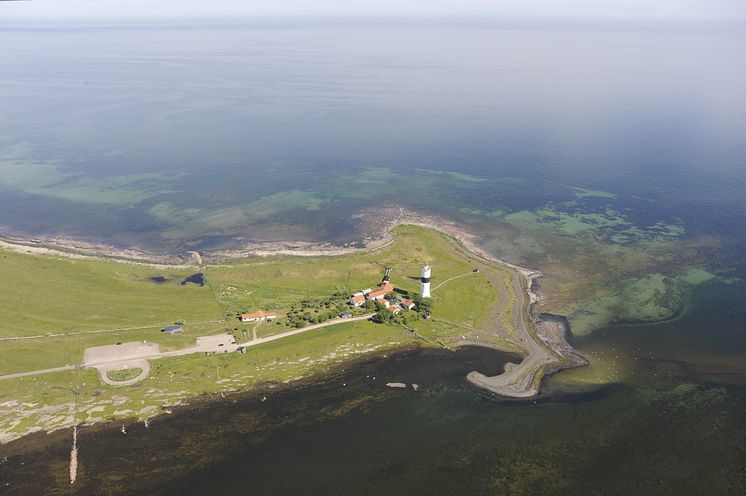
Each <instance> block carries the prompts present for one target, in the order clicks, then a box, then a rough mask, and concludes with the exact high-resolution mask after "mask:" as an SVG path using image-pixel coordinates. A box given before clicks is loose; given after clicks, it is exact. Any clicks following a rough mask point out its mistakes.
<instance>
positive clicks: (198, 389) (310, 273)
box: [0, 226, 513, 441]
mask: <svg viewBox="0 0 746 496" xmlns="http://www.w3.org/2000/svg"><path fill="white" fill-rule="evenodd" d="M0 257H2V258H0V263H1V264H2V265H1V267H2V274H3V276H4V277H3V281H2V283H0V284H3V290H2V292H0V322H2V326H1V327H0V338H8V337H22V336H41V337H36V338H32V339H10V340H2V341H0V374H10V373H16V372H22V371H28V370H36V369H41V368H49V367H57V366H62V365H67V364H75V363H80V361H81V359H82V352H83V350H84V349H85V348H87V347H89V346H98V345H104V344H114V343H116V342H126V341H138V340H146V341H148V342H157V343H159V344H160V346H161V349H162V350H165V349H176V348H181V347H185V346H189V345H192V344H194V342H195V339H196V337H198V336H202V335H209V334H216V333H220V332H224V331H225V329H226V328H231V329H238V330H239V332H238V333H236V335H237V336H244V335H248V336H249V337H250V336H251V329H252V328H253V327H254V324H253V323H241V322H240V321H239V320H238V319H237V318H236V317H235V316H236V314H238V313H241V312H247V311H253V310H257V309H272V310H276V311H277V312H278V313H279V314H282V313H283V312H284V311H286V310H287V309H288V308H289V307H290V306H291V305H293V304H297V303H298V302H299V301H301V300H303V299H322V298H326V297H328V296H329V295H330V294H331V293H333V292H335V291H345V292H353V291H356V290H360V289H364V288H369V287H373V286H375V285H376V284H377V283H378V282H379V281H380V279H381V277H382V275H383V269H384V267H392V269H393V270H392V274H391V280H392V282H394V284H396V285H397V286H398V287H400V288H402V289H406V290H409V291H415V292H416V291H418V290H419V281H418V280H416V278H417V276H419V273H420V270H421V267H422V265H423V264H425V263H430V264H431V265H432V266H433V277H432V286H433V287H437V286H438V285H439V284H440V283H441V282H444V281H446V280H448V279H450V278H452V277H454V278H455V279H453V280H452V281H450V282H448V283H446V284H445V285H443V286H442V287H440V288H438V289H437V290H436V291H434V292H433V297H432V307H433V314H434V316H436V317H437V319H439V320H438V321H426V320H420V321H416V322H415V323H414V324H413V326H414V327H415V328H416V329H417V331H418V333H419V334H420V335H423V336H425V337H426V338H437V339H438V340H440V341H441V342H444V341H446V342H447V341H448V340H455V339H456V338H457V337H458V336H459V335H461V334H463V333H465V332H467V333H468V330H469V329H473V330H479V329H484V328H485V327H486V326H489V325H490V318H489V317H488V312H501V311H502V312H503V313H505V314H507V313H508V310H507V306H508V304H509V302H511V301H513V298H512V297H511V295H510V294H507V293H509V287H510V286H509V285H508V284H507V281H508V280H509V278H510V275H511V274H510V272H509V270H510V269H507V268H503V267H500V266H496V265H494V264H490V263H487V262H485V261H483V260H481V259H479V258H478V257H476V256H474V255H473V254H471V253H469V252H467V251H466V250H464V249H463V248H462V247H461V246H460V245H459V244H458V243H456V241H454V240H453V239H451V238H449V237H447V236H445V235H442V234H440V233H438V232H436V231H433V230H429V229H424V228H420V227H413V226H400V227H398V228H396V230H395V242H394V243H393V244H391V245H389V246H387V247H385V248H382V249H380V250H377V251H373V252H368V253H361V254H353V255H345V256H336V257H313V258H307V257H281V258H253V259H244V260H235V261H230V262H227V263H222V264H218V265H208V266H202V267H199V268H196V267H195V268H194V269H193V270H191V271H190V270H186V269H163V268H154V267H150V266H146V265H138V264H132V263H123V262H116V261H106V260H81V259H75V260H73V259H69V258H65V257H61V256H60V257H55V256H43V257H42V256H29V255H21V254H16V253H10V252H4V251H3V252H0ZM474 268H479V269H480V270H479V272H478V273H475V272H473V269H474ZM196 272H202V273H204V274H205V276H206V279H207V284H205V286H202V287H200V286H196V285H193V284H187V285H181V284H180V281H181V280H183V278H184V277H186V276H188V275H190V274H192V273H196ZM153 276H162V277H164V278H165V279H166V282H164V283H162V284H155V283H153V282H152V281H151V280H150V278H151V277H153ZM410 276H411V277H412V278H410ZM457 276H461V277H457ZM490 281H491V282H490ZM506 288H508V289H506ZM506 292H507V293H506ZM502 317H503V315H502V314H501V318H500V320H502ZM222 319H225V320H222ZM177 320H185V321H186V324H184V326H183V327H184V331H185V332H184V333H182V334H178V335H167V334H164V333H161V332H160V328H161V327H162V325H164V324H167V323H173V322H175V321H177ZM444 321H447V322H448V323H444ZM199 322H201V323H199ZM278 328H279V329H282V330H287V328H286V327H284V326H282V325H279V326H278V325H277V324H275V323H265V324H262V325H261V326H259V328H258V329H257V332H258V334H259V336H262V335H268V334H270V333H275V332H279V329H278ZM112 329H118V330H112ZM243 330H246V331H247V332H246V333H242V332H241V331H243ZM49 332H54V333H57V332H62V333H66V334H65V335H60V336H45V334H46V333H49ZM240 339H242V338H240ZM412 343H419V344H421V345H425V346H432V345H436V344H435V341H432V340H431V341H423V340H421V339H418V338H416V337H415V336H413V335H412V333H410V332H409V331H407V330H405V329H403V328H402V327H399V326H391V325H385V324H380V325H376V324H373V323H370V322H366V321H360V322H349V323H344V324H339V325H335V326H331V327H328V328H323V329H318V330H314V331H310V332H307V333H304V334H300V335H296V336H292V337H288V338H284V339H282V340H278V341H274V342H270V343H265V344H262V345H260V346H254V347H251V348H247V351H246V353H244V354H241V353H232V354H225V355H220V354H219V355H209V356H205V355H204V354H192V355H185V356H180V357H172V358H165V359H159V360H153V361H152V363H151V374H150V377H149V378H147V379H145V380H144V381H142V382H140V383H138V384H135V385H132V386H125V387H118V388H113V387H109V386H106V385H104V384H102V383H101V381H100V378H99V377H98V374H97V373H96V371H93V370H77V371H70V372H61V373H54V374H47V375H40V376H33V377H24V378H21V379H12V380H5V381H0V441H3V440H7V439H11V438H13V437H17V436H18V435H20V434H22V433H26V432H29V431H31V430H35V429H53V428H56V427H60V426H63V425H70V423H71V422H72V417H71V416H70V411H71V410H70V409H71V408H74V410H75V411H76V412H77V413H76V414H75V418H76V420H77V421H78V422H94V421H100V420H112V419H115V418H125V417H138V418H148V417H150V416H153V415H155V414H157V413H159V412H161V411H162V410H163V409H164V408H167V407H168V406H169V405H171V404H174V403H178V402H180V401H184V400H186V399H188V398H191V397H194V396H197V395H199V394H201V393H217V392H221V391H232V390H238V389H244V388H247V387H251V386H255V385H258V384H261V383H264V382H267V381H277V382H283V381H292V380H295V379H298V378H300V377H304V376H308V375H310V374H313V373H315V372H319V371H322V370H326V369H327V368H328V367H329V366H330V365H332V364H334V363H337V362H340V361H343V360H345V359H350V358H352V357H355V356H359V355H361V354H364V353H369V352H372V351H376V350H379V351H380V350H384V349H390V348H397V347H401V346H404V345H408V344H412ZM74 404H77V406H75V407H72V405H74Z"/></svg>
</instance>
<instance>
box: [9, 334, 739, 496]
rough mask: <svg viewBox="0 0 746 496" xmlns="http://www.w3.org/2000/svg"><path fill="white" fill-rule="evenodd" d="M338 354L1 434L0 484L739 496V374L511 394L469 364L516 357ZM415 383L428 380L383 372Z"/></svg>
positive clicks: (74, 489)
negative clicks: (113, 418) (225, 391)
mask: <svg viewBox="0 0 746 496" xmlns="http://www.w3.org/2000/svg"><path fill="white" fill-rule="evenodd" d="M383 355H384V354H380V355H378V356H376V357H368V358H365V359H361V360H359V361H357V362H356V363H355V364H354V366H352V365H351V364H349V363H348V364H346V365H340V366H338V367H336V368H335V369H334V371H333V372H331V373H328V374H325V375H323V376H317V377H316V378H315V379H314V380H313V381H307V382H304V383H303V384H301V385H300V386H298V385H295V386H289V387H288V386H280V387H278V388H273V387H271V386H270V385H267V386H265V387H263V388H262V389H260V390H258V391H257V392H254V393H251V394H246V393H244V394H240V393H236V394H230V395H225V397H215V396H213V397H210V398H201V399H199V400H198V401H195V402H193V404H191V405H190V406H185V407H179V408H177V409H175V411H174V414H173V415H162V416H160V417H157V418H156V419H154V420H153V421H152V422H151V424H150V426H149V428H148V429H146V428H145V426H144V425H143V424H142V423H134V424H129V425H126V434H123V433H122V432H121V425H122V424H121V423H115V424H100V425H96V426H92V427H85V428H83V429H81V431H80V433H79V437H78V441H79V462H80V465H79V469H78V481H77V482H76V483H75V485H70V483H69V481H68V460H69V451H70V444H71V433H70V431H69V430H66V431H58V432H55V433H52V434H49V435H48V434H41V433H39V434H34V435H31V436H28V437H26V438H24V439H21V440H18V441H15V442H12V443H9V444H8V445H5V446H2V447H0V460H2V462H1V463H0V484H2V485H3V487H2V493H0V494H8V495H11V494H12V495H25V494H52V495H53V494H80V495H85V494H110V495H139V494H149V495H171V494H173V495H177V494H178V495H198V494H199V495H202V494H223V495H243V494H272V495H275V494H277V495H286V494H287V495H306V494H307V495H331V494H340V495H341V494H361V495H367V494H370V495H374V494H393V495H398V494H401V495H405V494H435V495H440V494H442V495H446V494H448V495H453V494H457V495H459V494H463V495H473V494H480V495H481V494H532V495H533V494H599V495H601V494H603V495H607V494H741V493H742V491H741V490H742V489H743V488H744V487H746V486H745V484H746V475H745V474H744V472H743V469H742V461H743V460H744V459H746V458H744V457H746V448H745V446H746V445H745V444H744V443H743V441H744V439H743V428H742V426H743V425H744V422H745V421H746V418H745V414H744V412H746V387H745V386H742V385H729V386H726V385H717V384H714V383H704V382H696V381H689V382H686V383H681V384H678V385H676V386H673V387H663V388H655V387H650V386H628V385H621V384H616V385H607V386H602V387H598V388H594V389H588V388H586V389H585V391H584V392H581V393H569V392H567V390H566V389H563V388H562V387H560V386H558V385H556V384H554V383H552V381H550V384H549V387H548V388H547V392H546V394H543V395H542V396H541V397H539V398H537V399H534V400H529V401H504V400H501V399H499V398H496V397H494V396H492V395H490V394H486V393H484V392H480V391H477V390H475V389H473V388H472V387H471V386H470V385H469V384H468V383H467V382H466V381H465V380H464V375H465V374H466V372H468V371H470V370H473V369H480V370H484V372H485V373H489V374H494V373H497V372H499V371H500V370H501V369H502V367H503V366H504V363H505V362H506V361H508V360H510V359H511V358H512V357H511V356H510V355H506V354H502V353H497V352H494V351H492V350H487V349H482V348H467V349H462V350H459V351H458V352H456V353H451V352H447V351H444V350H423V349H410V350H407V351H404V352H400V353H394V354H392V353H390V352H389V353H386V354H385V356H383ZM392 381H396V382H406V383H407V384H412V383H416V384H418V385H419V387H420V388H419V390H418V391H414V390H413V389H412V388H411V387H408V388H406V389H390V388H387V387H385V385H384V384H385V383H386V382H392Z"/></svg>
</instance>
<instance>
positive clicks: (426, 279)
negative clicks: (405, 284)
mask: <svg viewBox="0 0 746 496" xmlns="http://www.w3.org/2000/svg"><path fill="white" fill-rule="evenodd" d="M420 296H421V297H422V298H430V266H429V265H425V266H424V267H422V277H421V278H420Z"/></svg>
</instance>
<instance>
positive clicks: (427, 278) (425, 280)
mask: <svg viewBox="0 0 746 496" xmlns="http://www.w3.org/2000/svg"><path fill="white" fill-rule="evenodd" d="M421 280H422V282H430V278H429V277H423V278H422V279H421Z"/></svg>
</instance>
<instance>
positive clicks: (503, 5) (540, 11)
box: [0, 0, 746, 21]
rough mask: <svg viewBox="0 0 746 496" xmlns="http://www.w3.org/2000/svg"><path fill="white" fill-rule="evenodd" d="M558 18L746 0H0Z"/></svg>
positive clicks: (66, 9)
mask: <svg viewBox="0 0 746 496" xmlns="http://www.w3.org/2000/svg"><path fill="white" fill-rule="evenodd" d="M288 15H294V16H324V17H328V16H335V17H353V16H372V15H375V16H406V17H428V16H453V15H458V16H464V17H467V16H480V17H484V16H495V17H499V16H526V15H528V16H563V17H596V18H597V17H604V18H653V19H682V18H683V19H703V20H704V19H733V20H735V19H746V0H31V1H25V2H5V1H0V21H3V20H45V21H53V20H56V19H76V18H78V19H93V18H104V19H126V18H140V19H143V18H144V19H163V18H215V17H220V18H226V17H227V18H233V19H235V18H252V17H273V16H288Z"/></svg>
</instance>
